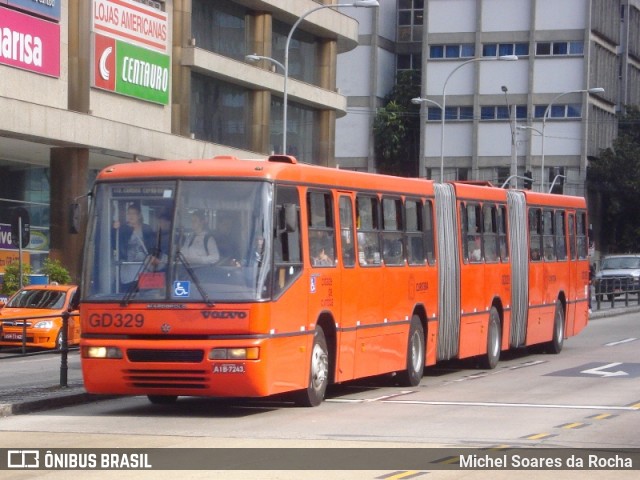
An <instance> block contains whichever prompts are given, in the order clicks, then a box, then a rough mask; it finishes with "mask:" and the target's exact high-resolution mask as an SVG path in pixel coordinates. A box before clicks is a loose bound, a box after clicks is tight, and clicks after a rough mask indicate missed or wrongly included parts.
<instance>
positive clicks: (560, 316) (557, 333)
mask: <svg viewBox="0 0 640 480" xmlns="http://www.w3.org/2000/svg"><path fill="white" fill-rule="evenodd" d="M563 345H564V308H563V307H562V302H560V300H556V310H555V313H554V315H553V339H552V340H551V341H550V342H549V343H548V344H547V350H548V351H550V352H551V353H560V352H561V351H562V347H563Z"/></svg>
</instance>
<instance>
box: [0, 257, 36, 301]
mask: <svg viewBox="0 0 640 480" xmlns="http://www.w3.org/2000/svg"><path fill="white" fill-rule="evenodd" d="M30 274H31V265H29V264H28V263H23V264H22V285H23V286H24V285H29V275H30ZM19 289H20V264H19V263H18V262H11V263H10V264H9V265H7V266H6V267H5V268H4V281H3V282H2V294H3V295H7V296H9V295H13V294H14V293H16V292H17V291H18V290H19Z"/></svg>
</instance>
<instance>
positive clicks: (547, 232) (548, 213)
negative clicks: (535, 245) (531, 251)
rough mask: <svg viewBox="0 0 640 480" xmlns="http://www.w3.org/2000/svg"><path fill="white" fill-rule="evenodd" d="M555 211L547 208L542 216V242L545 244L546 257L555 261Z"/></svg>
mask: <svg viewBox="0 0 640 480" xmlns="http://www.w3.org/2000/svg"><path fill="white" fill-rule="evenodd" d="M553 217H554V215H553V211H552V210H545V211H544V213H543V218H542V242H543V244H544V259H545V260H547V261H553V260H555V259H556V247H555V236H554V234H553V229H554V227H555V225H554V223H553Z"/></svg>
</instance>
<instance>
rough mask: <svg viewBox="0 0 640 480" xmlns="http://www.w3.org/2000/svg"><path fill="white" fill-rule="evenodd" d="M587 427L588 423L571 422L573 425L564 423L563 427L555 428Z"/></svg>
mask: <svg viewBox="0 0 640 480" xmlns="http://www.w3.org/2000/svg"><path fill="white" fill-rule="evenodd" d="M589 425H590V424H589V423H582V422H573V423H565V424H564V425H558V426H557V427H556V428H564V429H576V428H584V427H588V426H589Z"/></svg>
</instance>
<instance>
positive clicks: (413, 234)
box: [404, 199, 426, 265]
mask: <svg viewBox="0 0 640 480" xmlns="http://www.w3.org/2000/svg"><path fill="white" fill-rule="evenodd" d="M422 210H423V206H422V202H421V201H420V200H413V199H412V200H409V199H408V200H406V201H405V204H404V211H405V219H406V220H405V222H406V238H407V260H408V261H409V265H424V264H425V240H426V239H425V235H424V225H423V213H422Z"/></svg>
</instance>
